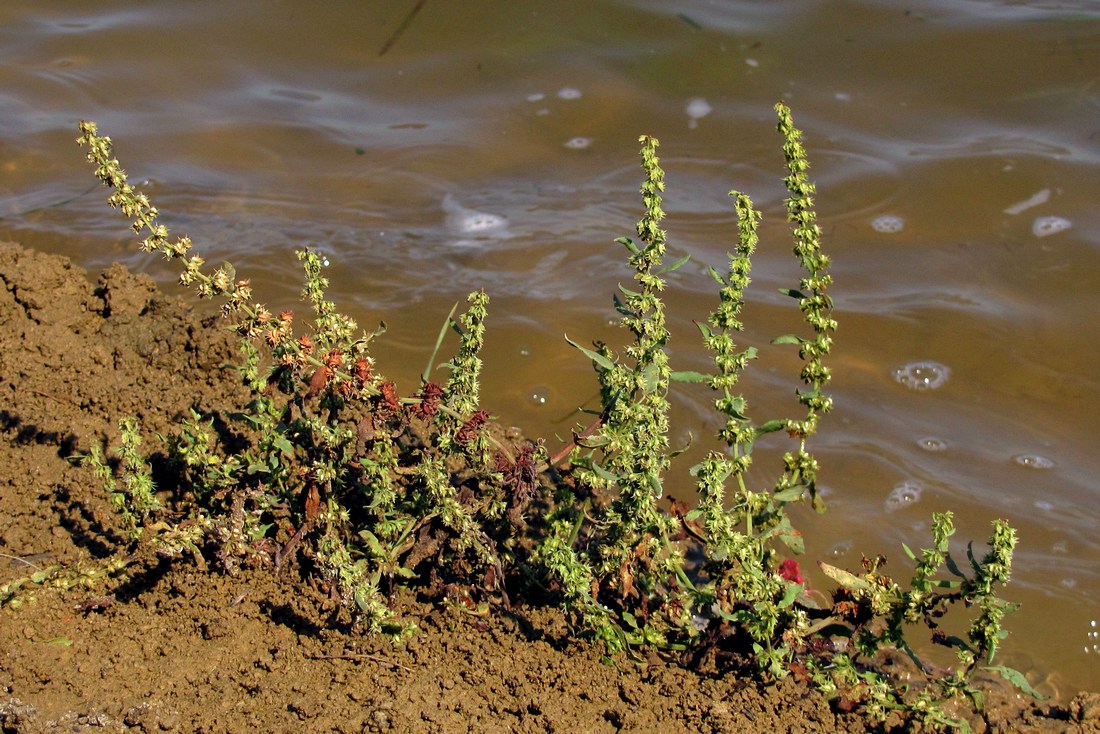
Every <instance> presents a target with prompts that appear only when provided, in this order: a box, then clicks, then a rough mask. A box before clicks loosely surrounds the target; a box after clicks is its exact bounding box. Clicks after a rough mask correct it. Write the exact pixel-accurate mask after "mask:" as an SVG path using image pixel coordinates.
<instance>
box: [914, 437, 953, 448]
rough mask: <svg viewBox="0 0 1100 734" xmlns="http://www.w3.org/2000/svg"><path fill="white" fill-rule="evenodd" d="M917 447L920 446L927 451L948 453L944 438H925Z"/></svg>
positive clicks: (918, 442)
mask: <svg viewBox="0 0 1100 734" xmlns="http://www.w3.org/2000/svg"><path fill="white" fill-rule="evenodd" d="M917 446H920V447H921V448H922V449H924V450H925V451H932V452H937V451H947V441H944V440H943V439H942V438H936V437H935V436H925V437H924V438H922V439H919V440H918V441H917Z"/></svg>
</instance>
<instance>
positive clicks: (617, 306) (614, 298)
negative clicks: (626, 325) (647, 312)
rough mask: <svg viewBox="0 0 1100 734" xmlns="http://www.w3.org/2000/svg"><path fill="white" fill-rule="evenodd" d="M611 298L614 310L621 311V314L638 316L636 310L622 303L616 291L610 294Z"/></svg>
mask: <svg viewBox="0 0 1100 734" xmlns="http://www.w3.org/2000/svg"><path fill="white" fill-rule="evenodd" d="M611 300H612V301H613V302H614V304H615V310H616V311H618V312H619V313H621V314H622V315H623V316H634V317H637V316H638V313H637V312H636V311H631V310H630V309H629V308H627V307H626V304H624V303H623V302H622V300H620V298H619V294H618V293H613V294H611Z"/></svg>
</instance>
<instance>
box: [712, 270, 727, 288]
mask: <svg viewBox="0 0 1100 734" xmlns="http://www.w3.org/2000/svg"><path fill="white" fill-rule="evenodd" d="M707 272H709V273H710V277H712V278H714V282H715V283H717V284H718V285H720V286H722V287H723V288H725V287H726V286H727V285H729V283H727V282H726V279H725V277H723V275H722V274H721V273H719V272H718V271H717V270H716V269H715V267H714V266H713V265H708V266H707Z"/></svg>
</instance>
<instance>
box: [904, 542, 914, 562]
mask: <svg viewBox="0 0 1100 734" xmlns="http://www.w3.org/2000/svg"><path fill="white" fill-rule="evenodd" d="M901 549H902V550H903V551H905V555H907V556H909V560H910V561H915V560H917V556H916V554H915V553H913V551H912V550H910V549H909V546H907V545H906V544H905V543H902V544H901Z"/></svg>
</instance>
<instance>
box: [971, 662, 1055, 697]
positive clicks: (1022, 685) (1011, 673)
mask: <svg viewBox="0 0 1100 734" xmlns="http://www.w3.org/2000/svg"><path fill="white" fill-rule="evenodd" d="M985 669H986V670H992V671H993V672H994V673H996V674H997V675H999V676H1001V677H1002V678H1004V679H1005V680H1006V681H1008V682H1009V683H1011V684H1012V685H1014V686H1016V687H1017V688H1019V689H1020V690H1021V691H1023V692H1024V693H1026V694H1027V695H1029V696H1031V697H1032V698H1034V699H1035V700H1036V701H1044V700H1046V699H1045V698H1044V696H1043V695H1042V694H1041V693H1039V692H1038V691H1036V690H1035V689H1034V688H1032V687H1031V684H1030V683H1028V682H1027V678H1026V677H1025V676H1024V674H1023V673H1021V672H1020V671H1018V670H1016V669H1015V668H1008V667H1005V666H1003V665H988V666H985Z"/></svg>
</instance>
